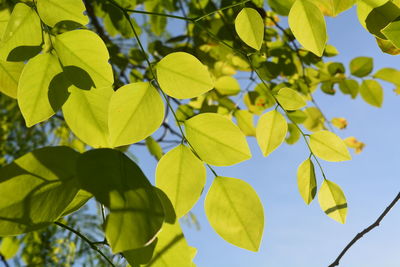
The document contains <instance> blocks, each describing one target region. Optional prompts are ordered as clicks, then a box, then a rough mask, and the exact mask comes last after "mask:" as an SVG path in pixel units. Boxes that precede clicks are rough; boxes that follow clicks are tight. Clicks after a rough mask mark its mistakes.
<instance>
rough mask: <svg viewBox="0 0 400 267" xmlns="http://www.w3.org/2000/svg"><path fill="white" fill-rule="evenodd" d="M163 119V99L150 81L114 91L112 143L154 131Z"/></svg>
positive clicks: (130, 141) (126, 141) (131, 140)
mask: <svg viewBox="0 0 400 267" xmlns="http://www.w3.org/2000/svg"><path fill="white" fill-rule="evenodd" d="M163 119H164V103H163V101H162V98H161V96H160V94H159V93H158V92H157V90H156V89H155V88H154V87H153V86H152V85H151V84H150V83H149V82H139V83H131V84H127V85H125V86H122V87H121V88H119V89H118V90H117V91H116V92H114V93H113V95H112V97H111V102H110V107H109V118H108V125H109V131H110V142H111V145H112V146H113V147H118V146H123V145H130V144H133V143H136V142H138V141H141V140H143V139H145V138H146V137H148V136H150V135H151V134H152V133H154V132H155V131H156V130H157V129H158V128H159V127H160V125H161V123H162V122H163Z"/></svg>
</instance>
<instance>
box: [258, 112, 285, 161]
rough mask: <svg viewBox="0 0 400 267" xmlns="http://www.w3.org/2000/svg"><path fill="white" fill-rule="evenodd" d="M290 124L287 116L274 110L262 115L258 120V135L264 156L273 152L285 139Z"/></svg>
mask: <svg viewBox="0 0 400 267" xmlns="http://www.w3.org/2000/svg"><path fill="white" fill-rule="evenodd" d="M287 130H288V126H287V122H286V119H285V117H283V115H282V114H280V113H279V112H278V111H276V110H273V111H269V112H267V113H265V114H264V115H262V116H261V117H260V119H259V121H258V124H257V129H256V137H257V142H258V146H259V147H260V149H261V151H262V153H263V155H264V157H266V156H268V155H269V154H271V153H272V152H273V151H274V150H275V149H277V148H278V147H279V146H280V145H281V144H282V142H283V141H284V140H285V137H286V134H287Z"/></svg>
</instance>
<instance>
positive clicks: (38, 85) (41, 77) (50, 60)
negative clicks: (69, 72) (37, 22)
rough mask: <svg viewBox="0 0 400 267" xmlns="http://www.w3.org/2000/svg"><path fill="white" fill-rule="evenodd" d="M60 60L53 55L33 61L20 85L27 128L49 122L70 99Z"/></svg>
mask: <svg viewBox="0 0 400 267" xmlns="http://www.w3.org/2000/svg"><path fill="white" fill-rule="evenodd" d="M62 71H63V70H62V68H61V66H60V63H59V61H58V58H57V57H56V56H54V55H52V54H50V53H46V54H39V55H37V56H35V57H34V58H32V59H31V60H29V62H28V63H27V64H26V66H25V68H24V70H23V71H22V74H21V77H20V81H19V84H18V105H19V107H20V109H21V113H22V115H23V116H24V119H25V122H26V126H28V127H31V126H33V125H35V124H37V123H39V122H42V121H45V120H47V119H48V118H50V117H51V116H53V115H54V114H55V112H57V111H58V110H59V109H60V108H61V106H62V104H63V103H64V102H65V100H66V99H67V98H68V87H69V86H70V84H69V83H68V81H67V80H66V78H65V76H64V74H63V72H62Z"/></svg>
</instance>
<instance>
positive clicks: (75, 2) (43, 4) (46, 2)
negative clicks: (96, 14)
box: [36, 0, 89, 27]
mask: <svg viewBox="0 0 400 267" xmlns="http://www.w3.org/2000/svg"><path fill="white" fill-rule="evenodd" d="M36 2H37V3H36V7H37V9H38V12H39V15H40V18H41V19H42V20H43V22H44V23H46V24H47V25H49V26H50V27H54V26H55V25H56V24H57V23H58V22H60V21H74V22H77V23H79V24H81V25H86V24H88V23H89V19H88V17H87V16H85V15H84V14H83V12H84V11H86V9H85V5H84V4H83V2H82V0H64V1H62V2H60V1H59V0H37V1H36Z"/></svg>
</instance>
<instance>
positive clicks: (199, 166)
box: [156, 145, 206, 218]
mask: <svg viewBox="0 0 400 267" xmlns="http://www.w3.org/2000/svg"><path fill="white" fill-rule="evenodd" d="M205 182H206V169H205V167H204V164H203V163H202V162H201V161H200V160H199V159H198V158H197V157H196V156H195V155H194V154H193V153H192V151H191V150H190V149H189V148H188V147H186V146H184V145H179V146H177V147H175V148H174V149H172V150H171V151H169V152H168V153H167V154H165V155H164V156H163V157H162V158H161V160H160V162H159V163H158V165H157V169H156V186H157V187H158V188H160V189H161V190H163V191H164V192H165V193H166V194H167V196H168V197H169V199H170V200H171V202H172V204H173V206H174V208H175V212H176V215H177V217H178V218H180V217H182V216H183V215H185V214H186V213H188V212H189V210H190V209H191V208H192V207H193V206H194V204H195V203H196V202H197V200H198V199H199V198H200V195H201V192H202V191H203V188H204V185H205Z"/></svg>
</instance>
